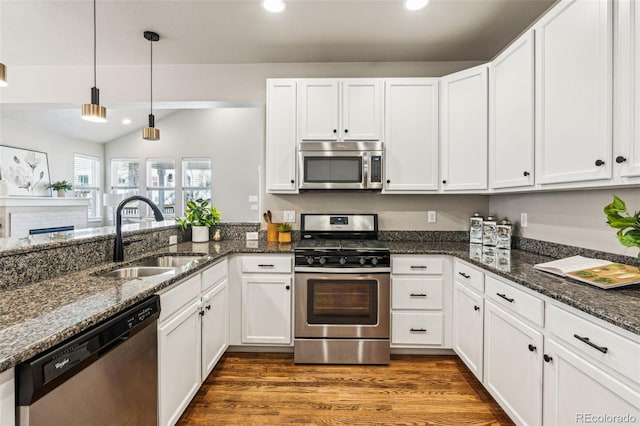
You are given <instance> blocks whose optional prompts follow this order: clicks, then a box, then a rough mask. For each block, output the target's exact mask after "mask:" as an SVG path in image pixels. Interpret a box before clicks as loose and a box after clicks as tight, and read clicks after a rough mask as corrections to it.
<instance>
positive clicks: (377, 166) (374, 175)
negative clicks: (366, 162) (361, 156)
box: [371, 155, 382, 183]
mask: <svg viewBox="0 0 640 426" xmlns="http://www.w3.org/2000/svg"><path fill="white" fill-rule="evenodd" d="M371 182H380V183H382V156H380V155H372V156H371Z"/></svg>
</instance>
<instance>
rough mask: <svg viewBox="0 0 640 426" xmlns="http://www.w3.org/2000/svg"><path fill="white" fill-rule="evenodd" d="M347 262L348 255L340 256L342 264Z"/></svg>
mask: <svg viewBox="0 0 640 426" xmlns="http://www.w3.org/2000/svg"><path fill="white" fill-rule="evenodd" d="M345 263H347V257H346V256H342V257H341V258H340V264H341V265H344V264H345Z"/></svg>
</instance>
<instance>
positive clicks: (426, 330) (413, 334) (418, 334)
mask: <svg viewBox="0 0 640 426" xmlns="http://www.w3.org/2000/svg"><path fill="white" fill-rule="evenodd" d="M391 343H392V344H396V345H398V344H399V345H442V313H440V312H393V313H392V314H391Z"/></svg>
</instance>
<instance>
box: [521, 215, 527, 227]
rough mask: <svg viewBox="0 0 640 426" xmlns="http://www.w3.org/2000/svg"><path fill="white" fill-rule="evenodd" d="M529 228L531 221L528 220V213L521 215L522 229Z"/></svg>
mask: <svg viewBox="0 0 640 426" xmlns="http://www.w3.org/2000/svg"><path fill="white" fill-rule="evenodd" d="M527 226H529V220H528V218H527V214H526V213H520V227H521V228H526V227H527Z"/></svg>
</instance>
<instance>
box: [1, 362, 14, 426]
mask: <svg viewBox="0 0 640 426" xmlns="http://www.w3.org/2000/svg"><path fill="white" fill-rule="evenodd" d="M15 423H16V397H15V377H14V369H13V368H10V369H9V370H6V371H3V372H2V373H0V425H3V426H5V425H6V426H14V425H15Z"/></svg>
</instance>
